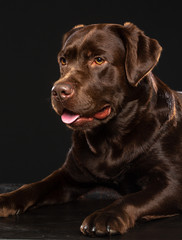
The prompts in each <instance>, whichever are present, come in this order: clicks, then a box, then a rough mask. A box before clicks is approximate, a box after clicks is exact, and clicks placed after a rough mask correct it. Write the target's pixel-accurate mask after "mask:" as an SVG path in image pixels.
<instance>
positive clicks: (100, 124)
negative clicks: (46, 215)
mask: <svg viewBox="0 0 182 240" xmlns="http://www.w3.org/2000/svg"><path fill="white" fill-rule="evenodd" d="M161 50H162V48H161V46H160V45H159V43H158V42H157V41H156V40H154V39H151V38H149V37H147V36H146V35H145V34H144V33H143V31H141V30H140V29H139V28H137V27H136V26H135V25H133V24H131V23H127V24H125V25H124V26H122V25H119V24H95V25H89V26H83V25H79V26H77V27H75V28H73V29H72V30H70V31H69V32H68V33H67V34H66V35H65V36H64V38H63V46H62V50H61V51H60V53H59V55H58V61H59V64H60V72H61V77H60V79H59V80H58V81H56V82H55V84H54V86H53V89H52V106H53V108H54V109H55V111H56V112H57V113H58V114H59V115H62V116H63V115H64V113H65V111H67V114H78V115H79V119H77V120H75V121H73V122H71V123H67V125H68V127H70V128H72V129H73V144H72V147H71V150H70V151H69V153H68V156H67V159H66V162H65V164H64V165H63V166H62V167H61V168H60V169H58V170H57V171H55V172H53V173H52V174H51V175H50V176H48V177H47V178H45V179H43V180H42V181H39V182H37V183H32V184H28V185H24V186H23V187H21V188H20V189H18V190H16V191H14V192H11V193H6V194H1V195H0V206H1V209H0V215H1V216H4V217H6V216H8V215H13V214H15V213H17V212H18V213H20V212H24V211H25V210H27V209H28V208H30V207H35V206H40V205H45V204H53V203H63V202H68V201H71V200H73V199H76V198H78V197H79V196H81V195H83V194H85V193H87V192H88V191H90V190H91V189H93V188H95V187H97V186H104V187H110V188H114V189H115V190H116V191H118V192H119V193H120V194H121V195H122V197H121V198H119V199H117V200H116V201H114V202H113V203H112V204H111V205H109V206H107V207H106V208H103V209H100V210H98V211H96V212H94V213H92V214H91V215H89V216H88V217H87V218H86V219H85V220H84V221H83V223H82V225H81V228H80V229H81V231H82V233H83V234H86V235H89V236H95V235H98V236H100V235H105V234H116V233H121V234H123V233H125V232H126V231H127V230H128V229H129V228H131V227H133V226H134V225H135V222H136V221H137V220H138V219H142V218H143V219H148V220H149V219H154V218H160V217H169V216H173V215H175V214H178V213H180V211H181V209H182V187H181V185H182V174H181V172H182V97H181V94H180V93H177V92H175V91H173V90H171V89H170V88H169V87H168V86H166V85H165V84H164V83H163V82H162V81H161V80H160V79H158V78H157V77H156V76H155V75H154V74H153V73H152V69H153V68H154V67H155V65H156V64H157V62H158V60H159V57H160V54H161ZM68 110H69V111H68Z"/></svg>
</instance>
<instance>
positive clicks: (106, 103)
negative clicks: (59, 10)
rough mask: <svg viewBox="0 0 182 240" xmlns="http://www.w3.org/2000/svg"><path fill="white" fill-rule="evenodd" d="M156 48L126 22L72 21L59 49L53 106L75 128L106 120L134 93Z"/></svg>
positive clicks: (156, 54)
mask: <svg viewBox="0 0 182 240" xmlns="http://www.w3.org/2000/svg"><path fill="white" fill-rule="evenodd" d="M161 49H162V48H161V46H160V45H159V43H158V42H157V41H156V40H155V39H151V38H149V37H147V36H146V35H145V34H144V33H143V31H141V30H140V29H139V28H137V27H136V26H135V25H133V24H131V23H125V24H124V26H122V25H119V24H94V25H88V26H84V25H79V26H76V27H74V28H73V29H71V30H70V31H69V32H68V33H66V34H65V36H64V37H63V43H62V49H61V51H60V52H59V54H58V63H59V66H60V73H61V76H60V79H59V80H58V81H56V82H55V83H54V85H53V88H52V95H51V99H52V106H53V108H54V110H55V111H56V112H57V113H58V114H59V115H60V116H61V118H62V121H63V122H64V123H65V124H67V125H68V126H69V127H71V128H74V129H82V130H83V129H90V128H94V127H96V126H98V125H100V124H103V123H107V122H108V121H110V120H111V119H112V118H114V117H115V116H116V115H117V113H118V111H121V106H122V105H123V104H124V102H126V101H131V100H132V99H133V98H134V96H135V95H136V94H134V92H136V89H137V88H138V85H140V84H139V83H140V82H141V80H142V79H143V78H144V77H145V76H146V75H147V74H148V73H149V72H150V71H151V70H152V69H153V68H154V66H155V65H156V64H157V62H158V60H159V57H160V53H161ZM135 97H136V96H135Z"/></svg>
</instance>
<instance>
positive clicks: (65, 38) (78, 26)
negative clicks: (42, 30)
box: [62, 24, 84, 46]
mask: <svg viewBox="0 0 182 240" xmlns="http://www.w3.org/2000/svg"><path fill="white" fill-rule="evenodd" d="M83 27H84V25H83V24H80V25H76V26H74V27H73V28H72V29H71V30H70V31H69V32H67V33H65V34H64V36H63V40H62V46H63V45H64V44H65V42H66V41H67V39H68V38H69V37H70V36H71V35H72V34H73V33H75V32H76V31H78V30H80V29H81V28H83Z"/></svg>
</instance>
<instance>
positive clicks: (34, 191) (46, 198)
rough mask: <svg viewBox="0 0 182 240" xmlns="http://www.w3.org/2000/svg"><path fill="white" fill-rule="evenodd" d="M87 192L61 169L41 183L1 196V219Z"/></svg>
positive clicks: (61, 201) (64, 200)
mask: <svg viewBox="0 0 182 240" xmlns="http://www.w3.org/2000/svg"><path fill="white" fill-rule="evenodd" d="M86 191H87V188H81V187H80V186H79V185H78V184H77V183H76V182H75V181H73V180H72V178H71V176H70V175H69V173H68V172H67V171H65V169H64V168H60V169H58V170H56V171H55V172H53V173H52V174H51V175H49V176H48V177H46V178H45V179H43V180H41V181H39V182H35V183H31V184H25V185H23V186H22V187H20V188H19V189H17V190H15V191H12V192H9V193H3V194H0V217H7V216H9V215H15V214H20V213H22V212H25V211H26V210H27V209H29V208H31V207H37V206H41V205H47V204H54V203H63V202H68V201H71V200H73V199H76V198H77V197H78V196H80V195H82V194H83V193H84V192H86Z"/></svg>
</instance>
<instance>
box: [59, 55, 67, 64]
mask: <svg viewBox="0 0 182 240" xmlns="http://www.w3.org/2000/svg"><path fill="white" fill-rule="evenodd" d="M60 63H61V65H62V66H64V65H66V58H64V57H61V58H60Z"/></svg>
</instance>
